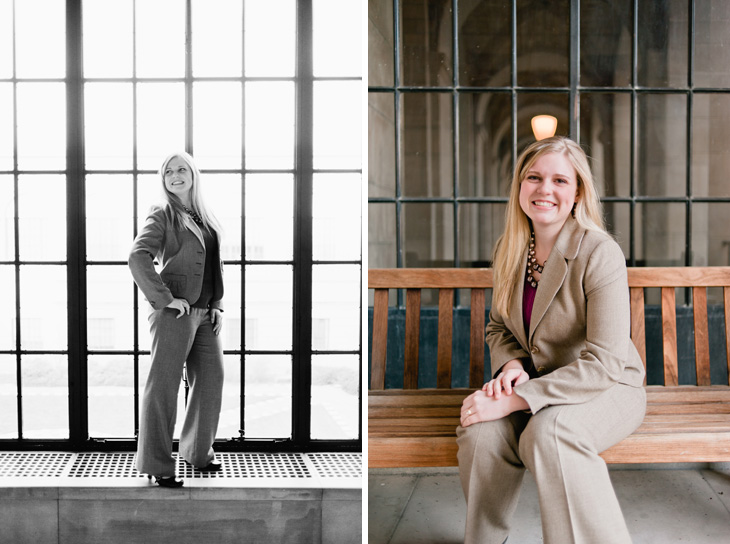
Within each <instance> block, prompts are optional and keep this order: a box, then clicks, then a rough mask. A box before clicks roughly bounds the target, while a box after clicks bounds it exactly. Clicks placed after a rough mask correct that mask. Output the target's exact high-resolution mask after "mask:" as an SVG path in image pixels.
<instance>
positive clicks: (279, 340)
mask: <svg viewBox="0 0 730 544" xmlns="http://www.w3.org/2000/svg"><path fill="white" fill-rule="evenodd" d="M244 283H245V284H246V345H245V346H244V348H245V349H247V350H290V349H291V347H292V335H291V330H292V323H293V322H292V267H291V266H290V265H283V266H282V265H273V266H272V265H258V266H256V265H249V266H246V278H245V280H244ZM249 329H250V330H249Z"/></svg>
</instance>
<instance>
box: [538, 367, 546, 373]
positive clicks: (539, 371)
mask: <svg viewBox="0 0 730 544" xmlns="http://www.w3.org/2000/svg"><path fill="white" fill-rule="evenodd" d="M537 373H538V374H544V373H545V367H544V366H538V367H537Z"/></svg>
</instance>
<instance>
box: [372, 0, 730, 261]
mask: <svg viewBox="0 0 730 544" xmlns="http://www.w3.org/2000/svg"><path fill="white" fill-rule="evenodd" d="M729 18H730V6H729V5H728V4H727V3H726V2H722V1H720V0H696V1H690V2H688V1H686V0H676V1H675V0H670V1H667V2H639V1H638V0H636V1H635V0H620V1H611V2H609V1H603V0H582V1H581V0H560V1H555V2H544V1H542V0H535V1H527V0H519V1H517V0H513V1H512V2H504V1H502V0H458V1H457V0H369V25H368V29H369V65H368V84H369V148H368V153H369V163H368V164H369V169H368V195H369V206H368V216H369V222H368V242H369V252H368V260H369V262H368V264H369V266H370V267H372V268H382V267H420V266H427V267H440V266H457V267H471V266H489V264H490V259H491V254H492V250H493V246H494V243H495V241H496V239H497V238H498V236H499V235H500V233H501V232H502V229H503V216H504V209H505V202H506V201H507V194H508V184H509V180H510V176H511V171H512V168H513V164H514V160H515V159H516V157H517V155H518V153H519V152H520V151H521V150H522V149H524V147H525V146H526V145H528V144H529V143H530V142H532V141H534V138H535V137H534V135H533V132H532V129H531V119H532V118H533V117H534V116H537V115H542V114H547V115H552V116H554V117H556V118H557V120H558V124H557V133H558V134H563V135H569V136H570V137H572V138H573V139H576V140H577V141H579V142H580V143H581V144H582V145H583V146H584V148H585V149H586V151H587V152H588V154H589V156H590V157H591V159H592V164H593V169H594V174H595V175H596V178H597V182H598V186H599V191H600V194H601V195H602V197H603V202H604V207H605V213H606V218H607V223H608V225H609V229H610V230H611V232H612V233H613V234H614V235H615V236H616V238H617V240H618V242H619V243H620V245H621V247H622V249H623V250H624V253H625V256H626V259H627V262H628V264H629V265H631V266H708V265H728V264H730V236H729V235H728V230H727V228H726V227H725V225H726V222H727V217H728V215H729V214H730V184H728V183H727V181H726V179H725V177H726V176H725V175H724V172H726V171H727V165H728V163H729V162H730V130H729V129H728V126H730V124H729V123H728V116H730V53H729V52H728V48H727V47H726V44H727V43H729V42H730V26H729V25H728V24H727V22H728V19H729Z"/></svg>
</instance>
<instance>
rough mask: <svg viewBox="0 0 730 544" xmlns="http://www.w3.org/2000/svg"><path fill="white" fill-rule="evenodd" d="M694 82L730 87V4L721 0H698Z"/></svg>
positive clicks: (705, 85) (702, 85) (709, 85)
mask: <svg viewBox="0 0 730 544" xmlns="http://www.w3.org/2000/svg"><path fill="white" fill-rule="evenodd" d="M694 10H695V20H694V24H695V31H694V40H695V57H694V58H695V64H694V70H695V72H694V84H695V85H696V86H698V87H730V68H729V67H728V63H729V62H730V58H728V53H727V51H728V48H729V47H730V32H728V19H730V4H728V3H727V2H725V1H722V0H711V1H709V2H708V1H704V2H695V3H694Z"/></svg>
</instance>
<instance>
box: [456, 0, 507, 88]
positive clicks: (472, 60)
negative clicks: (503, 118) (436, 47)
mask: <svg viewBox="0 0 730 544" xmlns="http://www.w3.org/2000/svg"><path fill="white" fill-rule="evenodd" d="M511 23H512V6H511V3H510V2H504V1H503V0H466V1H461V2H459V68H460V70H459V72H460V73H459V81H460V83H461V84H462V85H467V86H474V87H504V86H507V85H509V83H510V79H511V69H510V66H511V65H512V49H511V44H512V28H511Z"/></svg>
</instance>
